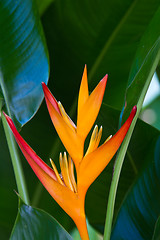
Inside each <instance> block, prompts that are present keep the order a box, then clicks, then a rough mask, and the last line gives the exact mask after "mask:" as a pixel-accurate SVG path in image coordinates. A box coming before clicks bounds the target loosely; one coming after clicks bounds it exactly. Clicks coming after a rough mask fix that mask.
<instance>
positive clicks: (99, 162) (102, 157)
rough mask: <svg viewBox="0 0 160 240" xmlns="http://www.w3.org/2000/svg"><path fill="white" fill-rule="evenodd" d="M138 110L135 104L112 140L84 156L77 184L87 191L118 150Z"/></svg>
mask: <svg viewBox="0 0 160 240" xmlns="http://www.w3.org/2000/svg"><path fill="white" fill-rule="evenodd" d="M136 111H137V107H136V106H134V107H133V109H132V111H131V113H130V116H129V117H128V119H127V120H126V122H125V123H124V124H123V126H122V127H121V128H120V129H119V131H118V132H117V133H116V134H115V135H114V136H113V137H112V138H111V139H110V140H108V141H107V142H105V143H104V144H103V145H101V146H100V147H99V148H97V149H96V150H95V151H93V152H92V153H90V154H88V155H86V156H85V157H84V158H83V160H82V162H81V165H80V168H79V172H78V173H77V179H78V183H77V184H78V186H79V187H80V186H81V187H82V188H83V189H84V191H85V190H86V191H87V189H88V187H89V186H90V185H91V184H92V183H93V181H94V180H95V179H96V178H97V177H98V176H99V174H100V173H101V172H102V171H103V170H104V168H105V167H106V166H107V164H108V163H109V162H110V160H111V159H112V157H113V156H114V155H115V153H116V152H117V150H118V148H119V147H120V145H121V143H122V141H123V139H124V137H125V136H126V134H127V132H128V129H129V127H130V125H131V123H132V120H133V118H134V116H135V114H136Z"/></svg>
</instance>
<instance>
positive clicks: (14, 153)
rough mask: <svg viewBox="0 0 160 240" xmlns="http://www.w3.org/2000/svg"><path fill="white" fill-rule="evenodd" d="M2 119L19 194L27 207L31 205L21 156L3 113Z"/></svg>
mask: <svg viewBox="0 0 160 240" xmlns="http://www.w3.org/2000/svg"><path fill="white" fill-rule="evenodd" d="M1 117H2V123H3V126H4V131H5V134H6V139H7V143H8V148H9V152H10V155H11V160H12V164H13V169H14V173H15V178H16V183H17V188H18V192H19V195H20V196H21V198H22V200H23V201H24V202H25V203H26V204H27V205H29V197H28V192H27V188H26V183H25V178H24V174H23V169H22V165H21V162H20V158H19V154H18V149H17V145H16V142H15V139H14V137H13V135H12V132H11V130H10V128H9V126H8V124H7V121H6V119H5V117H4V115H3V113H2V112H1Z"/></svg>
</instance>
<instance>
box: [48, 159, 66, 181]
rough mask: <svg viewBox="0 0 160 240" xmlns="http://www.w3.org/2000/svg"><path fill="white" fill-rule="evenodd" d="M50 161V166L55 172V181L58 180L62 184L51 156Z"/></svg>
mask: <svg viewBox="0 0 160 240" xmlns="http://www.w3.org/2000/svg"><path fill="white" fill-rule="evenodd" d="M50 163H51V165H52V168H53V170H54V172H55V174H56V177H57V181H58V182H59V183H60V184H62V185H64V183H63V181H62V179H61V177H60V175H59V173H58V171H57V168H56V165H55V164H54V162H53V161H52V159H51V158H50Z"/></svg>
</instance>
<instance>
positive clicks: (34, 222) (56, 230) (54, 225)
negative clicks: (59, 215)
mask: <svg viewBox="0 0 160 240" xmlns="http://www.w3.org/2000/svg"><path fill="white" fill-rule="evenodd" d="M20 201H21V200H20ZM10 239H11V240H28V239H39V240H41V239H42V240H44V239H48V240H54V239H55V240H61V239H66V240H72V238H71V236H70V235H69V234H68V233H67V232H66V231H65V230H64V228H63V227H62V226H61V225H60V224H59V223H58V222H57V221H56V220H55V219H54V218H53V217H52V216H50V215H49V214H47V213H46V212H44V211H42V210H40V209H36V208H32V207H31V206H27V205H25V204H24V203H21V204H20V206H19V211H18V216H17V219H16V222H15V225H14V228H13V232H12V235H11V238H10Z"/></svg>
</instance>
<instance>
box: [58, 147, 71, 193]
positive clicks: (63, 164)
mask: <svg viewBox="0 0 160 240" xmlns="http://www.w3.org/2000/svg"><path fill="white" fill-rule="evenodd" d="M59 162H60V167H61V173H62V177H63V180H64V183H65V185H66V186H67V187H68V188H69V189H70V190H71V191H72V192H74V188H73V185H72V182H71V179H70V175H69V168H68V160H67V154H66V152H64V156H62V153H60V155H59Z"/></svg>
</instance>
